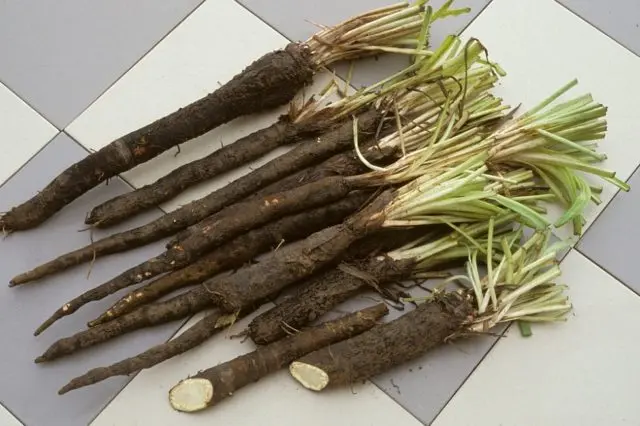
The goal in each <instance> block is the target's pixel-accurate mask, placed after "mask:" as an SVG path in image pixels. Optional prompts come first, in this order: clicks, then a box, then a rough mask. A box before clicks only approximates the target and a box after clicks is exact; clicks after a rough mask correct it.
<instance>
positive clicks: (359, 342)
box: [289, 294, 473, 391]
mask: <svg viewBox="0 0 640 426" xmlns="http://www.w3.org/2000/svg"><path fill="white" fill-rule="evenodd" d="M472 312H473V304H472V299H470V298H466V299H465V298H461V297H460V296H458V295H456V294H451V295H446V296H443V297H441V298H438V299H437V300H433V301H430V302H425V303H423V304H420V305H419V306H418V307H417V308H416V309H414V310H413V311H411V312H409V313H407V314H404V315H402V317H400V318H399V319H397V320H395V321H391V322H389V323H386V324H382V325H379V326H377V327H374V328H373V329H371V330H369V332H365V333H362V334H360V335H358V336H356V337H353V338H351V339H349V340H343V341H342V342H339V343H337V344H334V345H331V347H325V348H322V349H319V350H317V351H315V352H312V353H310V354H308V355H306V356H304V357H302V358H300V359H299V360H297V361H295V362H293V363H292V364H291V366H290V367H289V370H290V372H291V375H292V376H293V377H294V378H295V379H296V380H297V381H298V382H300V384H302V385H303V386H304V387H306V388H307V389H311V390H315V391H320V390H323V389H324V388H326V387H327V386H349V385H351V384H353V383H358V382H360V381H362V380H365V379H368V378H370V377H372V376H375V375H376V374H379V373H381V372H384V371H386V370H388V369H389V368H391V367H394V366H396V365H399V364H402V363H404V362H406V361H409V360H411V359H414V358H416V357H417V356H419V355H421V354H423V353H425V352H426V351H428V350H429V349H432V348H434V347H436V346H439V345H441V344H442V343H443V342H444V341H445V340H446V339H447V338H449V337H451V336H453V335H454V334H455V333H457V332H459V331H460V330H461V329H462V327H463V324H464V323H465V321H468V320H469V317H470V315H471V313H472Z"/></svg>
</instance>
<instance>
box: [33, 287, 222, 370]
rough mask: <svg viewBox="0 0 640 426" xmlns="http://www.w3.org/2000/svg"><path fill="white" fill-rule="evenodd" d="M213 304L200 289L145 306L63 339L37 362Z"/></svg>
mask: <svg viewBox="0 0 640 426" xmlns="http://www.w3.org/2000/svg"><path fill="white" fill-rule="evenodd" d="M212 304H213V303H212V301H211V299H210V298H209V297H208V295H207V292H206V290H205V289H204V288H203V287H198V288H195V289H193V290H190V291H187V292H185V293H183V294H180V295H178V296H175V297H173V298H171V299H169V300H167V301H164V302H158V303H152V304H148V305H145V306H142V307H140V308H138V309H136V310H134V311H133V312H130V313H128V314H126V315H123V316H121V317H119V318H117V319H114V320H113V321H110V322H107V323H105V324H101V325H98V326H96V327H93V328H90V329H88V330H83V331H81V332H79V333H76V334H74V335H73V336H69V337H65V338H63V339H60V340H58V341H56V342H55V343H53V344H52V345H51V346H50V347H49V348H48V349H47V350H46V351H45V352H44V353H43V354H42V355H40V356H39V357H38V358H36V360H35V362H36V363H41V362H48V361H53V360H55V359H57V358H60V357H63V356H66V355H70V354H72V353H75V352H78V351H80V350H82V349H86V348H89V347H91V346H95V345H98V344H100V343H103V342H106V341H108V340H111V339H113V338H115V337H118V336H122V335H123V334H126V333H130V332H132V331H135V330H139V329H141V328H145V327H153V326H156V325H160V324H165V323H167V322H171V321H177V320H180V319H185V318H188V317H189V316H190V315H193V314H196V313H198V312H200V311H203V310H205V309H207V308H209V307H211V306H212Z"/></svg>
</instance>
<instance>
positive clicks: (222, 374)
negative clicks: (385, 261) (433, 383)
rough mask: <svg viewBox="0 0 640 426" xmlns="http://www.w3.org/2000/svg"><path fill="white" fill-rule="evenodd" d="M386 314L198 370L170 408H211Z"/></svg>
mask: <svg viewBox="0 0 640 426" xmlns="http://www.w3.org/2000/svg"><path fill="white" fill-rule="evenodd" d="M388 312H389V310H388V309H387V307H386V306H385V305H384V304H378V305H375V306H372V307H369V308H366V309H363V310H361V311H358V312H355V313H352V314H348V315H346V316H344V317H342V318H340V319H337V320H334V321H329V322H327V323H324V324H321V325H319V326H316V327H314V328H310V329H308V330H305V331H303V332H301V333H298V334H295V335H292V336H289V337H287V338H286V339H283V340H281V341H279V342H276V343H273V344H271V345H269V346H263V347H261V348H258V349H257V350H256V351H254V352H250V353H248V354H245V355H241V356H239V357H237V358H235V359H233V360H231V361H228V362H225V363H223V364H219V365H217V366H215V367H212V368H209V369H207V370H204V371H200V372H199V373H198V374H196V375H195V376H193V377H189V378H187V379H185V380H182V381H180V382H179V383H178V384H177V385H175V386H174V387H173V388H171V390H170V391H169V401H170V403H171V406H172V407H173V408H174V409H176V410H178V411H183V412H194V411H200V410H203V409H205V408H207V407H211V406H213V405H215V404H217V403H219V402H220V401H222V400H224V399H226V398H228V397H229V396H231V395H233V394H234V393H235V392H236V391H238V390H240V389H242V388H243V387H245V386H247V385H248V384H250V383H253V382H257V381H258V380H260V379H262V378H264V377H266V376H267V375H269V374H271V373H274V372H276V371H278V370H280V369H281V368H283V367H284V366H286V365H287V364H289V363H290V362H292V361H295V360H296V359H298V358H300V357H301V356H304V355H306V354H308V353H309V352H313V351H315V350H318V349H321V348H323V347H325V346H328V345H331V344H334V343H336V342H339V341H341V340H344V339H348V338H350V337H352V336H356V335H358V334H360V333H362V332H364V331H366V330H369V329H371V328H372V327H373V326H375V325H376V324H377V323H378V320H379V319H380V318H382V317H383V316H384V315H386V314H387V313H388Z"/></svg>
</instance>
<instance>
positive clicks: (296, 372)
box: [289, 361, 329, 391]
mask: <svg viewBox="0 0 640 426" xmlns="http://www.w3.org/2000/svg"><path fill="white" fill-rule="evenodd" d="M289 372H290V373H291V375H292V376H293V378H294V379H296V380H297V381H298V382H300V384H301V385H302V386H304V387H305V388H307V389H310V390H313V391H321V390H322V389H324V388H326V387H327V385H329V375H328V374H327V373H325V372H324V370H322V369H321V368H318V367H316V366H315V365H311V364H305V363H304V362H299V361H294V362H292V363H291V365H290V366H289Z"/></svg>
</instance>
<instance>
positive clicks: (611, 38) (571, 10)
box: [555, 0, 640, 58]
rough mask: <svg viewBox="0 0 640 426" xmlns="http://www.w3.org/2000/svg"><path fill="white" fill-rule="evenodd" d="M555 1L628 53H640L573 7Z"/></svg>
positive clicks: (637, 55)
mask: <svg viewBox="0 0 640 426" xmlns="http://www.w3.org/2000/svg"><path fill="white" fill-rule="evenodd" d="M555 1H556V3H557V4H558V5H559V6H561V7H562V8H564V9H565V10H567V11H568V12H569V13H571V14H572V15H574V16H575V17H576V18H578V19H580V20H581V21H583V22H585V23H587V24H589V25H590V26H592V27H593V28H594V29H596V30H597V31H598V32H600V33H602V34H603V35H604V36H606V37H607V38H608V39H609V40H611V41H613V42H614V43H616V44H617V45H619V46H620V47H622V48H623V49H624V50H626V51H628V52H629V53H631V54H633V55H634V56H636V57H639V58H640V54H638V53H636V52H634V51H633V50H631V49H630V48H628V47H627V46H625V45H624V44H622V42H620V41H618V40H617V39H615V38H614V37H613V36H610V35H609V34H607V33H606V32H605V31H604V30H603V29H601V28H600V27H598V26H597V25H596V24H594V23H592V22H591V21H589V20H588V19H586V18H584V17H583V16H582V15H579V14H578V12H575V11H574V10H573V9H571V8H570V7H569V6H567V5H565V4H564V3H561V2H560V0H555Z"/></svg>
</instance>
